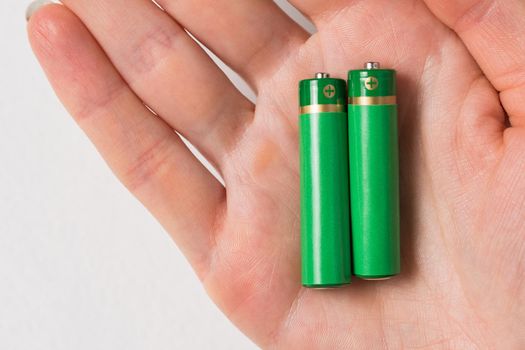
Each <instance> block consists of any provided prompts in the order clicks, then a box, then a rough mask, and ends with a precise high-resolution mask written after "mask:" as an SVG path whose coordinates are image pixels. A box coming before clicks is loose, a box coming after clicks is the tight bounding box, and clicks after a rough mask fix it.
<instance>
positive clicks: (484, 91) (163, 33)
mask: <svg viewBox="0 0 525 350" xmlns="http://www.w3.org/2000/svg"><path fill="white" fill-rule="evenodd" d="M157 2H158V3H159V4H160V5H161V6H163V8H164V9H165V10H166V11H165V12H163V11H161V10H160V9H159V8H157V6H156V5H154V4H153V3H152V2H150V1H147V0H113V1H104V0H90V1H88V0H64V1H63V3H64V5H65V6H60V5H49V6H45V7H43V8H42V9H40V10H39V11H38V12H37V13H36V14H35V15H34V16H33V17H32V18H31V20H30V22H29V37H30V40H31V43H32V45H33V48H34V51H35V53H36V55H37V57H38V59H39V60H40V62H41V64H42V66H43V67H44V69H45V71H46V73H47V75H48V77H49V80H50V81H51V83H52V85H53V86H54V88H55V90H56V92H57V94H58V96H59V97H60V99H61V100H62V102H63V103H64V105H65V106H66V107H67V109H68V110H69V111H70V113H71V114H72V115H73V116H74V117H75V119H76V120H77V121H78V123H79V125H80V126H81V127H82V128H83V129H84V130H85V132H86V133H87V135H88V136H89V137H90V138H91V139H92V141H93V142H94V144H95V145H96V146H97V148H98V149H99V151H100V152H101V154H102V155H103V156H104V158H105V159H106V161H107V162H108V164H109V165H110V166H111V168H112V169H113V170H114V172H115V173H116V174H117V176H118V177H119V178H120V180H121V181H122V182H123V183H124V184H125V185H126V186H127V187H128V188H129V189H130V190H131V191H132V192H133V193H134V194H135V195H136V197H137V198H138V199H139V200H140V201H142V203H144V205H145V206H146V207H147V208H148V209H149V210H150V211H151V212H152V213H153V214H154V215H155V216H156V217H157V219H158V220H159V221H160V222H161V223H162V224H163V226H164V227H165V228H166V229H167V231H168V232H169V233H170V234H171V235H172V237H173V238H174V240H175V241H176V242H177V244H178V245H179V246H180V248H181V249H182V250H183V252H184V253H185V255H186V256H187V258H188V260H189V261H190V263H191V264H192V265H193V267H194V269H195V271H196V272H197V274H198V276H199V277H200V278H201V280H202V282H203V284H204V286H205V287H206V289H207V291H208V293H209V294H210V296H211V297H212V298H213V300H214V301H215V302H216V303H217V304H218V305H219V307H220V308H221V309H222V310H223V311H224V312H225V314H226V315H227V316H228V317H229V318H230V319H231V320H232V321H233V322H234V323H235V324H236V325H237V326H238V327H239V328H240V329H242V330H243V331H244V332H245V333H246V334H248V335H249V336H250V337H251V338H252V339H253V340H254V341H255V342H257V343H258V344H259V345H261V346H263V347H265V348H283V349H291V348H297V349H308V348H327V349H335V348H356V349H380V348H389V349H398V348H425V349H427V348H428V349H440V348H443V349H451V348H457V349H471V348H490V349H492V348H499V349H518V348H524V347H525V333H524V332H523V330H524V329H523V325H524V324H525V283H524V276H525V103H524V102H523V101H525V99H524V98H525V4H524V3H523V2H522V1H520V0H506V1H498V0H493V1H490V0H487V1H474V0H445V1H443V0H441V1H440V0H426V3H425V2H423V1H420V0H397V1H390V0H368V1H362V0H361V1H359V0H353V1H343V0H332V1H322V0H304V1H299V0H296V1H292V2H293V3H294V4H295V5H296V6H297V7H298V8H299V9H300V10H301V11H303V12H304V13H305V14H307V15H308V16H310V18H311V19H312V20H313V21H314V23H315V24H316V26H317V28H318V32H317V33H316V34H314V35H313V36H311V37H310V36H309V35H308V34H307V33H306V32H305V31H303V30H302V29H301V28H300V27H299V26H297V25H296V24H295V23H294V22H292V21H291V20H290V19H289V18H288V17H286V16H285V15H284V14H283V13H282V12H280V11H279V10H278V8H277V7H276V6H275V4H274V3H273V2H271V1H264V0H253V1H241V0H239V1H231V0H215V1H211V0H194V1H190V0H179V1H175V0H162V1H157ZM427 6H428V7H427ZM431 11H433V12H431ZM77 16H78V17H77ZM178 23H180V24H178ZM182 27H185V28H188V30H189V31H190V32H191V33H192V34H194V35H195V36H196V37H197V38H199V39H200V40H201V41H202V42H203V43H205V44H206V45H207V46H208V47H209V48H210V49H212V50H213V51H214V52H215V53H217V54H218V55H219V56H220V57H221V58H222V59H223V60H224V61H225V62H226V63H228V64H229V65H230V66H231V67H233V69H234V70H236V71H237V72H239V73H240V74H241V75H242V76H243V77H244V78H245V79H246V80H247V82H248V83H249V84H250V85H251V86H252V87H253V89H254V90H255V91H256V94H257V104H256V105H253V104H252V103H251V102H250V101H249V100H247V99H246V98H245V97H244V96H242V95H241V94H240V93H239V92H238V91H237V90H236V89H235V88H234V87H233V85H232V84H231V83H230V81H229V80H228V79H227V78H226V77H225V76H224V75H223V74H222V72H221V71H220V70H219V69H218V68H217V67H216V66H215V65H214V64H213V63H212V61H211V60H210V59H209V58H208V57H207V55H206V54H205V53H204V52H203V51H202V50H201V49H200V47H199V46H198V45H197V44H196V43H195V42H194V41H193V40H192V39H191V38H190V37H189V36H188V35H187V34H186V33H185V32H184V31H183V29H182ZM453 30H455V31H456V32H457V33H458V34H459V36H458V35H456V33H455V32H454V31H453ZM368 60H374V61H380V62H381V63H382V65H383V66H384V67H389V68H394V69H396V70H397V71H398V77H399V108H400V110H399V112H400V114H399V118H400V120H399V124H400V158H401V219H402V224H401V236H402V256H403V262H402V268H403V272H402V274H401V275H400V276H398V277H396V278H394V279H392V280H389V281H386V282H375V283H371V282H363V281H359V280H357V279H354V283H353V284H352V285H351V286H349V287H347V288H342V289H337V290H308V289H305V288H302V287H301V281H300V252H299V249H300V245H299V234H300V232H299V165H298V159H299V157H298V140H297V139H298V137H297V105H298V103H297V83H298V81H299V80H300V79H303V78H309V77H311V75H312V74H313V73H314V72H315V71H327V72H330V73H332V74H333V75H336V76H337V75H338V76H339V77H343V78H344V77H345V73H346V71H347V70H349V69H353V68H360V67H361V66H362V64H363V62H365V61H368ZM498 93H499V94H498ZM142 101H144V103H145V104H147V105H148V106H149V107H151V109H152V110H154V111H155V112H156V113H157V114H158V115H159V117H157V116H156V115H154V114H153V113H152V112H150V110H149V109H148V108H147V107H145V106H144V104H143V102H142ZM507 115H508V119H506V116H507ZM173 129H175V130H177V131H178V132H179V133H181V134H182V135H184V136H185V137H186V138H188V139H189V140H190V141H191V142H192V143H193V144H195V145H196V146H197V147H198V148H199V149H200V150H201V151H202V153H203V154H204V155H205V156H206V157H207V158H208V159H209V160H210V161H211V162H212V163H213V164H214V165H215V166H216V167H217V168H218V169H219V171H220V173H221V175H222V177H223V178H224V181H225V184H226V186H225V187H223V186H222V185H221V184H220V183H219V182H218V181H217V180H216V179H215V178H214V177H213V176H212V175H211V174H210V173H209V172H208V171H207V170H206V169H205V168H204V167H203V166H202V165H201V164H200V163H199V161H198V160H197V159H196V158H194V156H193V155H192V154H191V153H190V151H189V150H188V149H187V148H186V147H185V145H184V144H183V143H182V141H181V139H180V138H179V136H178V135H177V134H176V133H174V132H173Z"/></svg>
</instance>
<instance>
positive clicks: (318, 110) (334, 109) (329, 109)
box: [299, 104, 346, 114]
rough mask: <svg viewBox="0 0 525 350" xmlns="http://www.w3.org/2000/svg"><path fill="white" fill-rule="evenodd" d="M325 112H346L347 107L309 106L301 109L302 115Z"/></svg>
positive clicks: (329, 105) (331, 105) (330, 105)
mask: <svg viewBox="0 0 525 350" xmlns="http://www.w3.org/2000/svg"><path fill="white" fill-rule="evenodd" d="M323 112H346V106H345V105H335V104H328V105H309V106H302V107H301V108H299V113H300V114H310V113H323Z"/></svg>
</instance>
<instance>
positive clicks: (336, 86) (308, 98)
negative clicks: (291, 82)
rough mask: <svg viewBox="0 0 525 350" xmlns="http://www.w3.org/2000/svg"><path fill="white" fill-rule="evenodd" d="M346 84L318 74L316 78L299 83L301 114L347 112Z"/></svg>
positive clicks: (325, 74) (326, 74) (327, 75)
mask: <svg viewBox="0 0 525 350" xmlns="http://www.w3.org/2000/svg"><path fill="white" fill-rule="evenodd" d="M346 104H347V103H346V82H345V81H344V80H343V79H337V78H331V77H330V75H329V74H328V73H316V74H315V78H313V79H305V80H301V82H300V83H299V106H300V111H299V112H300V114H307V113H322V112H345V111H346V108H347V106H346Z"/></svg>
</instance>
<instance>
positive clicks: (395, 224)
mask: <svg viewBox="0 0 525 350" xmlns="http://www.w3.org/2000/svg"><path fill="white" fill-rule="evenodd" d="M348 129H349V147H350V152H349V154H350V194H351V211H352V249H353V251H352V255H353V273H354V274H355V275H356V276H358V277H360V278H364V279H371V280H377V279H387V278H390V277H392V276H394V275H397V274H399V272H400V247H399V245H400V244H399V150H398V147H399V146H398V130H397V101H396V72H395V71H394V70H392V69H381V68H380V66H379V63H377V62H368V63H366V65H365V69H361V70H352V71H350V72H348Z"/></svg>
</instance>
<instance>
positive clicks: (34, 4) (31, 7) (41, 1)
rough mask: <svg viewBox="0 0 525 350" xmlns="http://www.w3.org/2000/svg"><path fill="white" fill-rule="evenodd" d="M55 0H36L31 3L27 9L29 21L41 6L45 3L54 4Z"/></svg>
mask: <svg viewBox="0 0 525 350" xmlns="http://www.w3.org/2000/svg"><path fill="white" fill-rule="evenodd" d="M52 3H53V1H50V0H34V1H33V2H31V3H30V4H29V6H28V7H27V10H26V20H27V21H29V19H30V18H31V16H33V15H34V14H35V12H36V11H38V9H39V8H41V7H42V6H44V5H48V4H52Z"/></svg>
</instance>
